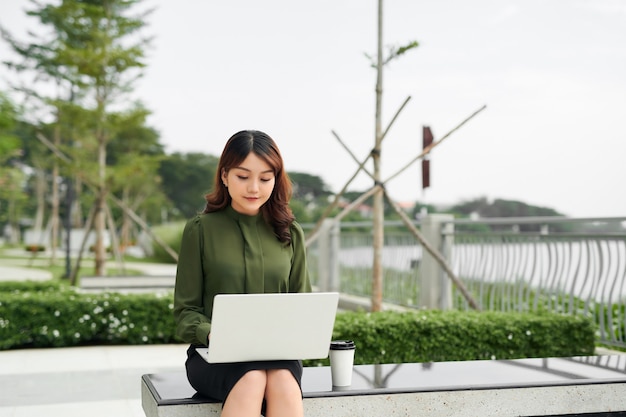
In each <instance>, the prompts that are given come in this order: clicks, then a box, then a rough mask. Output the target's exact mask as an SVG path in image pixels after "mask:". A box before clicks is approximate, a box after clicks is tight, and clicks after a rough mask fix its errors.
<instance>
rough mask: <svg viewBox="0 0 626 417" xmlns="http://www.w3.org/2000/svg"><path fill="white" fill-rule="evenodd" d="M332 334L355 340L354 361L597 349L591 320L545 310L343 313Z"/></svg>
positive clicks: (562, 354) (488, 356)
mask: <svg viewBox="0 0 626 417" xmlns="http://www.w3.org/2000/svg"><path fill="white" fill-rule="evenodd" d="M333 338H334V339H339V340H342V339H349V340H354V342H355V343H356V345H357V350H356V352H355V363H356V364H377V363H410V362H442V361H459V360H479V359H516V358H531V357H538V358H539V357H565V356H579V355H593V353H594V350H595V336H594V326H593V324H592V322H591V321H590V320H588V319H585V318H583V317H581V316H568V315H557V314H549V313H541V314H533V313H512V312H510V313H503V312H475V311H437V310H418V311H411V312H407V313H399V312H392V311H384V312H379V313H359V312H345V313H341V314H339V315H338V316H337V320H336V321H335V328H334V331H333ZM312 363H316V364H327V363H328V362H327V360H325V361H317V362H311V363H308V365H311V364H312Z"/></svg>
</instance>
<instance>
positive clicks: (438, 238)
mask: <svg viewBox="0 0 626 417" xmlns="http://www.w3.org/2000/svg"><path fill="white" fill-rule="evenodd" d="M453 220H454V216H452V215H450V214H429V215H428V216H426V217H425V218H424V219H423V220H422V221H421V231H422V234H423V235H424V238H425V239H426V240H427V241H428V242H429V243H430V244H431V246H432V247H433V248H436V249H437V250H438V251H439V252H440V253H441V254H442V255H443V256H445V257H446V258H447V260H448V261H449V260H450V259H449V258H450V252H451V250H452V243H453V242H452V240H453V238H452V235H450V234H448V233H450V232H451V231H452V230H453V228H454V224H453V223H452V221H453ZM444 228H445V230H444ZM444 231H445V235H444ZM419 279H420V306H421V307H423V308H430V309H441V310H446V309H450V308H452V286H451V285H450V280H449V279H448V277H447V276H446V274H445V271H444V270H443V268H442V267H441V266H440V265H439V262H437V260H436V259H435V258H434V257H433V256H432V255H431V254H430V253H429V252H428V251H426V250H422V260H421V262H420V278H419Z"/></svg>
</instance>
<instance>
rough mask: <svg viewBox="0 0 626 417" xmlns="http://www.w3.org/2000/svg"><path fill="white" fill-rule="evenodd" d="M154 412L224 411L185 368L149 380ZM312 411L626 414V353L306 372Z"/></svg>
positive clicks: (163, 415) (173, 415)
mask: <svg viewBox="0 0 626 417" xmlns="http://www.w3.org/2000/svg"><path fill="white" fill-rule="evenodd" d="M141 386H142V389H141V396H142V406H143V409H144V412H145V414H146V417H157V416H158V417H182V416H186V417H206V416H219V415H220V411H221V404H220V403H215V402H212V401H211V400H207V399H206V398H202V397H198V396H197V394H196V393H195V391H194V390H193V388H191V386H190V385H189V383H188V382H187V378H186V376H185V373H184V370H181V371H180V372H172V373H160V374H146V375H143V376H142V379H141ZM302 390H303V396H304V411H305V416H307V417H367V416H377V417H378V416H381V417H382V416H394V417H399V416H407V417H408V416H425V417H443V416H446V417H450V416H458V417H465V416H467V417H470V416H471V417H476V416H481V417H489V416H494V417H495V416H497V417H507V416H511V417H513V416H582V415H584V416H585V417H593V416H596V417H600V416H626V355H607V356H588V357H577V358H538V359H519V360H488V361H466V362H435V363H424V364H419V363H411V364H396V365H357V366H355V367H354V372H353V383H352V385H351V386H350V387H347V388H342V389H337V388H333V387H332V384H331V379H330V368H328V367H307V368H305V369H304V374H303V377H302Z"/></svg>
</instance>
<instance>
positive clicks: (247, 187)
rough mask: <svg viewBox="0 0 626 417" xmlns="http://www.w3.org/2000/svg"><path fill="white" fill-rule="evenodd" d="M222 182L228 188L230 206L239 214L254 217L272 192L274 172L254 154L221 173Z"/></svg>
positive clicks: (251, 153)
mask: <svg viewBox="0 0 626 417" xmlns="http://www.w3.org/2000/svg"><path fill="white" fill-rule="evenodd" d="M222 181H223V182H224V185H226V187H228V194H230V198H231V199H232V201H231V206H232V207H233V209H234V210H235V211H237V212H239V213H241V214H246V215H248V216H254V215H256V214H257V213H258V212H259V209H260V208H261V206H262V205H263V204H265V202H266V201H267V200H269V198H270V196H271V195H272V191H273V190H274V183H275V181H276V178H275V177H274V170H273V169H272V167H271V166H270V165H269V164H268V163H267V162H265V161H264V160H263V159H261V158H259V157H258V156H257V155H256V154H255V153H254V152H250V154H249V155H248V156H247V157H246V159H244V160H243V162H242V163H241V164H239V165H238V166H236V167H233V168H231V169H230V170H229V171H228V172H222Z"/></svg>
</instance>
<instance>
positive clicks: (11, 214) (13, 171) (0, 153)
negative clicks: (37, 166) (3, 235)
mask: <svg viewBox="0 0 626 417" xmlns="http://www.w3.org/2000/svg"><path fill="white" fill-rule="evenodd" d="M16 125H17V109H16V107H15V105H14V104H13V102H12V101H11V100H10V99H9V98H8V97H7V96H6V95H5V94H2V93H0V225H1V224H3V223H5V222H6V223H8V224H9V227H10V230H11V239H12V240H13V241H14V242H15V239H16V238H17V236H18V231H19V225H18V221H19V217H20V212H21V207H22V204H23V203H24V201H25V200H26V195H25V193H24V189H23V184H24V180H25V175H24V173H23V172H22V170H20V169H19V167H17V166H14V165H13V164H12V161H14V160H15V159H16V158H17V157H19V156H20V155H21V153H22V151H21V141H20V139H19V137H17V136H16V135H15V128H16Z"/></svg>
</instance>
